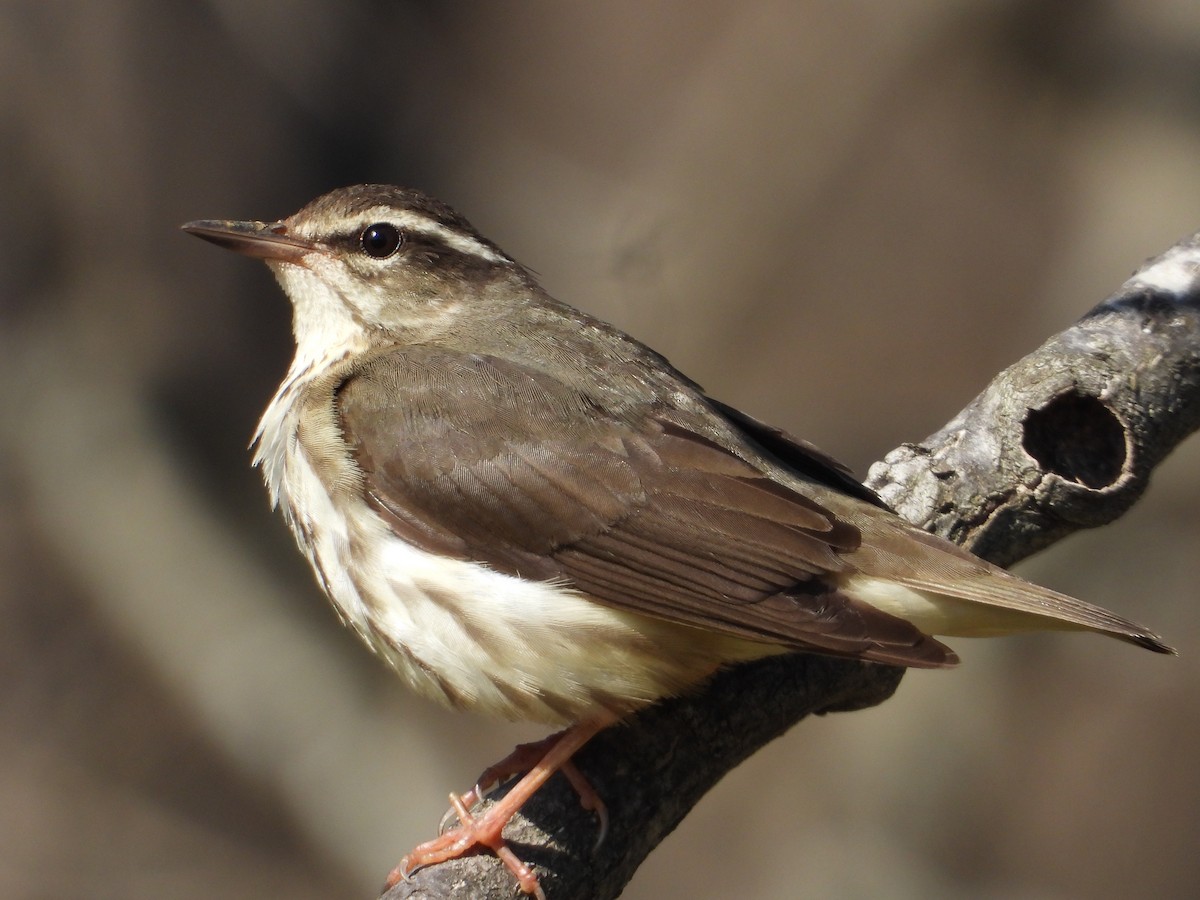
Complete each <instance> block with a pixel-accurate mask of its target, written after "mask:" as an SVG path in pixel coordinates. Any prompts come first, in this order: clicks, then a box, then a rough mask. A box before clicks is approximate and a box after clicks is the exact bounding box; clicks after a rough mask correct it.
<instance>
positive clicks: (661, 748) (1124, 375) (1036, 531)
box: [384, 234, 1200, 900]
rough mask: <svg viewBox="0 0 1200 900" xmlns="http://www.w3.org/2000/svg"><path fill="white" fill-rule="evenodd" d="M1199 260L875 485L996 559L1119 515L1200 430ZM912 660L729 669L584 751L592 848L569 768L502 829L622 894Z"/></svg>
mask: <svg viewBox="0 0 1200 900" xmlns="http://www.w3.org/2000/svg"><path fill="white" fill-rule="evenodd" d="M1198 270H1200V234H1197V235H1193V236H1192V237H1189V238H1187V239H1185V240H1184V241H1181V242H1180V243H1179V244H1176V245H1175V246H1174V247H1172V248H1171V249H1170V250H1168V251H1167V252H1166V253H1164V254H1163V255H1162V256H1160V257H1157V258H1155V259H1153V260H1150V261H1148V262H1147V263H1146V264H1145V265H1144V266H1143V267H1142V268H1141V269H1139V270H1138V272H1137V273H1136V274H1135V275H1134V276H1133V277H1132V278H1130V279H1129V281H1127V282H1126V283H1125V284H1124V285H1123V286H1122V287H1121V289H1120V290H1119V291H1118V292H1117V293H1115V294H1114V295H1113V296H1111V297H1110V298H1108V299H1107V300H1105V301H1104V302H1102V303H1101V304H1099V305H1098V306H1096V307H1095V308H1094V309H1093V310H1091V311H1090V312H1089V313H1087V315H1085V316H1084V317H1083V318H1082V319H1080V320H1079V321H1078V322H1077V323H1075V324H1074V325H1073V326H1071V327H1070V328H1068V329H1066V330H1065V331H1063V332H1061V333H1060V334H1057V335H1055V336H1054V337H1052V338H1051V339H1049V340H1048V341H1046V343H1045V344H1043V345H1042V346H1041V347H1040V348H1038V349H1037V350H1036V351H1034V352H1033V353H1031V354H1029V355H1028V356H1026V357H1025V358H1023V359H1021V360H1019V361H1018V362H1017V363H1015V364H1014V365H1012V366H1011V367H1009V368H1008V369H1006V370H1005V371H1003V372H1001V373H1000V374H999V375H998V376H997V377H996V378H995V379H994V380H993V381H992V383H991V384H990V385H989V386H988V387H987V389H986V390H985V391H984V392H983V393H981V394H980V395H979V396H978V397H977V398H975V400H973V401H972V402H971V403H970V404H969V405H968V406H967V407H966V408H965V409H964V410H963V411H962V412H961V413H959V414H958V415H957V416H955V417H954V419H952V420H951V421H950V423H949V424H947V425H946V426H945V427H944V428H943V429H941V430H940V431H938V432H937V433H935V434H933V435H931V436H930V437H928V438H926V439H925V440H924V441H921V442H920V443H916V444H904V445H902V446H900V447H898V448H897V449H896V450H894V451H892V452H891V453H889V454H888V455H887V457H886V458H885V459H884V460H883V461H882V462H879V463H876V464H875V465H874V466H872V467H871V471H870V475H869V479H868V484H869V485H870V486H871V487H872V488H874V489H875V490H877V491H878V492H879V493H880V494H881V495H882V496H883V497H884V498H885V499H886V500H887V501H888V503H889V504H891V505H892V507H893V508H894V509H896V511H897V512H899V513H900V514H901V515H902V516H904V517H905V518H907V519H909V520H910V521H912V522H915V523H918V524H920V525H922V526H923V527H925V528H928V529H929V530H931V531H935V532H937V533H939V534H942V535H944V536H946V537H948V538H950V539H951V540H954V541H956V542H958V543H960V544H963V545H964V546H968V547H970V548H971V549H972V550H974V551H975V552H976V553H978V554H979V555H981V556H983V557H985V558H987V559H990V560H992V561H993V562H996V563H999V564H1001V565H1011V564H1012V563H1014V562H1016V561H1017V560H1020V559H1022V558H1024V557H1026V556H1028V555H1029V554H1031V553H1033V552H1035V551H1037V550H1039V549H1042V548H1043V547H1045V546H1047V545H1049V544H1051V543H1053V542H1055V541H1057V540H1060V539H1061V538H1063V537H1065V536H1066V535H1068V534H1070V533H1071V532H1073V531H1076V530H1078V529H1080V528H1092V527H1097V526H1100V525H1104V524H1106V523H1108V522H1111V521H1113V520H1114V519H1116V518H1117V517H1119V516H1120V515H1122V514H1123V513H1124V512H1125V511H1126V510H1128V509H1129V508H1130V506H1132V505H1133V503H1134V502H1135V501H1136V500H1137V499H1138V497H1140V496H1141V495H1142V493H1143V491H1145V489H1146V486H1147V484H1148V483H1149V479H1150V475H1151V472H1152V471H1153V470H1154V467H1155V466H1156V465H1158V463H1159V462H1161V461H1162V460H1163V459H1164V458H1165V457H1166V456H1167V454H1168V453H1170V451H1171V450H1172V449H1173V448H1174V447H1175V446H1177V445H1178V444H1179V442H1180V441H1181V440H1183V438H1185V437H1186V436H1187V435H1189V434H1190V433H1192V432H1193V431H1195V430H1196V428H1197V427H1198V426H1200V271H1198ZM1122 612H1125V613H1129V614H1131V615H1133V616H1135V617H1136V613H1137V611H1136V610H1122ZM902 674H903V672H902V670H899V669H894V668H890V667H885V666H877V665H871V664H867V663H854V662H846V661H841V660H834V659H828V658H823V657H815V656H802V655H795V656H789V657H782V658H775V659H771V660H765V661H762V662H758V663H753V664H748V665H744V666H740V667H737V668H733V669H730V670H728V671H725V672H723V673H721V674H720V675H719V676H718V677H716V678H715V679H714V680H713V681H712V682H711V683H710V684H709V685H708V686H707V687H706V688H705V689H704V690H703V691H701V692H699V693H696V694H693V695H690V696H687V697H683V698H678V699H675V700H672V701H669V702H666V703H662V704H660V705H658V706H656V707H653V708H651V709H648V710H646V711H644V712H643V713H641V714H639V715H637V716H635V717H633V718H632V719H631V720H630V721H628V722H625V723H622V724H621V725H619V726H617V727H615V728H611V729H609V730H608V731H607V732H604V733H602V734H600V735H598V736H597V737H596V738H595V739H593V741H592V742H591V743H590V744H589V745H588V746H586V747H585V748H584V749H583V750H582V751H581V752H580V753H579V754H578V755H577V757H576V762H577V764H578V765H579V767H580V769H581V770H582V771H583V772H584V773H585V774H586V776H587V777H588V779H589V780H590V781H591V782H592V784H593V785H594V786H595V787H596V789H597V790H598V791H599V793H600V795H601V796H602V797H605V798H606V799H607V802H608V806H609V812H610V816H611V825H610V829H609V833H608V836H607V838H606V839H605V840H604V842H603V844H601V845H600V846H599V847H596V846H594V845H595V840H596V836H597V831H596V823H595V820H594V818H593V817H592V816H591V815H590V814H589V813H587V812H585V811H584V810H582V809H581V808H580V806H579V803H578V801H577V799H576V798H575V796H574V794H573V793H572V792H571V790H570V788H569V787H568V786H567V785H566V783H565V781H564V780H563V779H561V778H555V779H553V780H552V781H551V782H550V783H549V784H548V785H547V786H546V787H545V788H544V789H543V790H542V791H541V792H540V793H539V794H537V795H536V796H535V797H534V798H533V800H532V801H530V802H529V803H528V804H527V805H526V807H525V809H524V810H523V813H522V814H521V815H520V816H518V817H517V818H516V819H514V821H513V823H512V824H511V825H510V826H509V828H508V829H507V830H506V832H505V835H506V837H507V838H508V839H509V841H510V844H511V846H512V847H513V849H514V850H515V852H516V853H517V855H518V856H519V857H520V858H522V859H524V860H525V861H527V862H528V863H530V864H532V865H533V866H534V867H535V869H536V871H537V873H538V875H539V877H540V879H541V883H542V886H543V888H544V889H545V891H546V894H547V895H548V897H549V898H551V900H568V898H572V900H583V898H589V900H592V898H596V900H599V898H609V897H615V896H617V895H618V894H620V892H621V891H622V889H623V888H624V886H625V885H626V884H627V883H628V881H629V880H630V879H631V878H632V877H633V874H634V872H635V871H636V870H637V868H638V866H639V865H640V864H641V862H642V860H643V859H645V857H646V856H647V854H649V853H650V851H651V850H653V849H654V847H656V846H657V845H658V843H659V842H660V841H661V840H662V839H663V838H664V837H665V836H666V835H667V834H669V833H670V832H671V831H672V830H673V829H674V828H675V826H676V825H678V824H679V822H680V821H681V820H682V819H683V817H684V816H685V815H687V813H688V811H689V810H690V809H691V808H692V807H693V806H694V805H695V804H696V803H697V802H698V801H699V799H700V798H701V797H702V796H703V795H704V794H705V793H706V792H707V791H708V789H709V788H711V787H712V786H713V785H714V784H715V783H716V782H717V781H718V780H720V778H721V777H723V776H724V774H725V773H726V772H728V771H729V770H730V769H732V768H733V767H734V766H736V765H737V764H738V763H740V762H741V761H742V760H744V759H745V758H746V757H748V756H749V755H750V754H752V753H754V752H755V751H756V750H757V749H758V748H759V747H761V746H763V745H764V744H765V743H767V742H768V741H770V740H772V739H774V738H775V737H778V736H779V735H780V734H782V733H783V732H785V731H787V730H788V729H789V728H791V727H792V726H793V725H795V724H796V723H797V722H799V721H800V720H802V719H803V718H805V717H806V716H809V715H813V714H817V715H820V714H823V713H826V712H834V711H848V710H854V709H861V708H864V707H868V706H873V705H875V704H878V703H881V702H882V701H884V700H886V699H887V698H888V697H889V696H891V694H892V693H893V692H894V691H895V689H896V687H897V685H898V684H899V682H900V678H901V676H902ZM514 890H515V889H514V882H513V879H512V876H511V875H510V874H509V873H508V872H507V871H506V870H505V869H504V867H503V866H502V865H500V863H499V862H498V861H497V860H496V859H495V858H493V857H492V856H490V855H482V854H481V855H476V856H469V857H466V858H463V859H459V860H454V861H451V862H448V863H444V864H442V865H438V866H433V867H430V868H427V869H424V870H421V871H419V872H417V873H415V874H414V875H413V876H412V878H411V879H410V880H409V881H407V882H402V883H400V884H398V885H396V886H395V887H394V888H392V889H391V890H389V891H387V892H386V893H385V894H384V900H400V898H418V897H420V898H434V897H438V898H443V897H472V898H506V900H511V898H512V897H513V896H514Z"/></svg>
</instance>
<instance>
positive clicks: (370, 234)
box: [358, 222, 404, 259]
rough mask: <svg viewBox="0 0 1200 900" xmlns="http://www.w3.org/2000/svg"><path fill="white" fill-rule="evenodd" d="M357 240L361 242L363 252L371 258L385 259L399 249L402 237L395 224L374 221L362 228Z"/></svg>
mask: <svg viewBox="0 0 1200 900" xmlns="http://www.w3.org/2000/svg"><path fill="white" fill-rule="evenodd" d="M358 240H359V243H360V244H362V248H363V253H365V254H367V256H369V257H371V258H372V259H387V258H388V257H389V256H391V255H392V254H393V253H395V252H396V251H397V250H399V249H400V244H401V243H403V241H404V238H403V237H402V236H401V234H400V229H399V228H397V227H396V226H395V225H389V224H388V223H387V222H376V223H375V224H374V225H368V226H367V227H366V228H364V229H363V233H362V235H361V236H360V237H359V239H358Z"/></svg>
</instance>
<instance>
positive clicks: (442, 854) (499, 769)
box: [387, 716, 615, 900]
mask: <svg viewBox="0 0 1200 900" xmlns="http://www.w3.org/2000/svg"><path fill="white" fill-rule="evenodd" d="M613 721H615V720H614V719H613V718H612V717H611V716H606V717H603V718H599V719H593V720H589V721H587V722H580V723H578V724H576V725H572V726H571V727H570V728H568V729H567V730H566V731H564V732H562V733H561V734H557V735H554V736H553V737H552V738H548V739H547V740H546V741H541V742H538V743H537V744H527V745H523V746H522V747H518V748H517V749H516V750H514V751H513V753H512V754H510V755H509V756H508V757H507V758H506V759H505V760H503V761H502V762H501V763H499V764H497V765H496V766H492V767H491V768H490V769H488V770H487V771H486V772H485V773H484V774H483V775H482V776H481V777H480V781H481V783H484V784H485V785H486V783H487V782H486V781H485V779H489V778H490V780H495V778H497V777H501V776H505V775H509V774H512V772H511V771H504V770H505V768H506V766H508V767H509V768H511V767H510V766H509V765H508V764H509V763H510V762H511V761H512V760H514V759H515V758H522V759H523V758H524V757H522V754H525V756H528V755H530V754H532V753H536V752H539V751H542V750H544V751H545V752H544V753H542V754H541V756H540V758H539V759H537V760H536V762H534V763H533V764H532V765H531V766H530V767H529V769H528V772H527V773H526V774H525V776H524V777H523V778H522V779H521V780H520V781H518V782H517V783H516V784H515V785H514V786H513V788H512V790H510V791H509V792H508V794H507V795H506V796H504V797H503V798H502V799H501V800H499V801H497V802H496V804H495V805H494V806H492V807H491V808H490V809H489V810H487V812H485V813H484V814H483V815H482V816H480V817H479V818H476V817H474V816H473V815H472V814H471V812H470V810H469V804H468V803H467V802H466V800H467V799H468V798H470V799H471V800H472V802H474V801H476V800H477V799H478V795H479V788H478V786H477V787H476V788H475V789H472V790H471V791H469V792H468V793H467V795H466V797H461V798H460V797H456V796H454V795H453V794H451V795H450V802H451V804H452V805H453V807H454V811H455V813H456V814H457V815H458V818H459V821H460V824H459V825H458V826H457V827H455V828H452V829H450V830H449V831H447V832H446V833H445V834H442V835H440V836H439V837H436V838H434V839H433V840H431V841H426V842H425V843H423V844H421V845H419V846H417V847H416V848H415V849H414V850H413V851H412V852H411V853H409V854H408V855H407V856H405V857H404V859H402V860H400V865H398V866H397V867H396V868H395V869H394V870H393V871H392V873H391V875H389V876H388V881H387V884H388V887H391V886H392V885H394V884H395V883H396V882H398V881H399V880H400V879H401V878H407V877H408V876H409V875H410V874H412V873H413V872H414V871H416V870H417V869H419V868H421V867H423V866H431V865H435V864H437V863H440V862H445V861H446V860H449V859H456V858H457V857H460V856H462V855H463V854H464V853H466V852H467V851H469V850H471V849H472V848H473V847H477V846H481V847H487V848H488V849H489V850H491V851H492V852H493V853H495V854H496V856H498V857H499V858H500V859H501V861H502V862H503V863H504V864H505V865H506V866H507V867H508V869H509V871H510V872H512V873H513V875H514V876H515V877H516V879H517V883H518V884H519V885H520V887H521V890H522V891H524V892H525V893H526V894H532V895H533V896H534V897H536V898H538V900H545V895H544V894H543V893H542V889H541V886H540V885H539V884H538V880H537V876H536V875H534V874H533V870H531V869H530V868H529V867H528V866H527V865H525V863H523V862H521V860H519V859H517V857H516V855H515V854H514V853H513V852H512V850H510V849H509V848H508V846H507V845H506V844H505V843H504V838H503V837H501V832H502V831H503V830H504V826H505V825H507V824H508V822H509V820H510V819H511V818H512V817H513V816H514V815H516V813H517V811H518V810H520V808H521V807H522V806H524V805H525V802H526V801H527V800H529V798H530V797H532V796H533V795H534V794H535V793H536V792H537V790H538V788H540V787H541V786H542V785H543V784H545V783H546V781H547V779H549V778H550V776H551V775H553V774H554V773H555V772H557V771H558V770H559V769H563V770H564V773H563V774H564V775H566V776H567V777H568V778H569V779H570V780H571V784H572V785H573V786H574V787H575V790H576V791H577V792H579V794H580V799H581V801H582V802H583V804H584V807H585V808H589V809H595V810H597V813H598V814H599V815H600V817H601V824H602V832H603V830H604V829H605V828H606V827H607V814H606V813H605V812H603V809H604V804H603V803H602V802H600V798H599V797H598V796H597V795H596V792H595V791H594V790H593V789H592V787H591V785H589V784H588V783H587V781H586V780H585V779H584V778H583V777H582V776H581V775H580V774H579V771H578V770H577V769H575V767H574V766H573V765H571V763H570V760H571V757H572V756H573V755H574V754H575V752H576V751H577V750H579V748H580V747H582V746H583V745H584V744H586V743H587V742H588V741H589V740H591V739H592V737H594V736H595V735H596V733H597V732H599V731H601V730H603V729H604V728H607V727H608V726H609V725H611V724H612V723H613ZM581 784H582V785H583V786H584V788H585V789H584V790H581V788H580V785H581ZM589 804H591V805H589ZM601 836H602V837H603V834H602V835H601Z"/></svg>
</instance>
